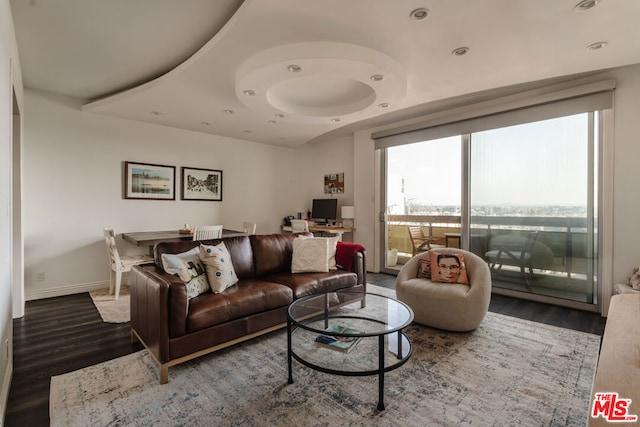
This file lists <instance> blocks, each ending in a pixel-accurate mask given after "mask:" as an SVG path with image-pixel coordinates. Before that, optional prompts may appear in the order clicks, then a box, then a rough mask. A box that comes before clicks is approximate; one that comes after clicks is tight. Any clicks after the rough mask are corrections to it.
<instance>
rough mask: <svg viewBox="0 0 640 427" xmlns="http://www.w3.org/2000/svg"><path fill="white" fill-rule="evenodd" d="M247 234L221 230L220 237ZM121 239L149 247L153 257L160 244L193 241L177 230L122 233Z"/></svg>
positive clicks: (190, 236) (189, 235)
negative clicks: (154, 248) (155, 247)
mask: <svg viewBox="0 0 640 427" xmlns="http://www.w3.org/2000/svg"><path fill="white" fill-rule="evenodd" d="M246 235H247V233H244V232H242V231H235V230H225V229H223V230H222V237H223V238H224V237H235V236H246ZM122 239H123V240H126V241H127V242H129V243H133V244H134V245H136V246H149V253H151V255H153V246H154V245H155V244H157V243H160V242H181V241H189V240H193V234H180V232H179V231H178V230H168V231H134V232H131V233H122Z"/></svg>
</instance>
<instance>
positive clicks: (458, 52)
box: [451, 46, 469, 56]
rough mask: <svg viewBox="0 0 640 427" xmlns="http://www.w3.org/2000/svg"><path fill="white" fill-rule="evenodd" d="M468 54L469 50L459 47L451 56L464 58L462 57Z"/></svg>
mask: <svg viewBox="0 0 640 427" xmlns="http://www.w3.org/2000/svg"><path fill="white" fill-rule="evenodd" d="M467 53H469V48H468V47H466V46H462V47H458V48H456V49H453V50H452V51H451V54H452V55H455V56H462V55H466V54H467Z"/></svg>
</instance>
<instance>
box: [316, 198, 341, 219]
mask: <svg viewBox="0 0 640 427" xmlns="http://www.w3.org/2000/svg"><path fill="white" fill-rule="evenodd" d="M311 219H313V220H314V221H315V222H318V223H325V222H327V221H329V220H332V221H335V220H336V219H338V199H313V205H312V207H311Z"/></svg>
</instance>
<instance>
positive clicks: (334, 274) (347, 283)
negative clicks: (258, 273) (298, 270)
mask: <svg viewBox="0 0 640 427" xmlns="http://www.w3.org/2000/svg"><path fill="white" fill-rule="evenodd" d="M263 279H264V280H268V281H270V282H276V283H282V284H283V285H285V286H287V287H289V288H291V290H292V291H293V298H294V299H298V298H300V297H303V296H306V295H311V294H318V293H322V292H331V291H337V290H339V289H344V288H348V287H351V286H355V285H356V284H357V282H358V276H357V274H355V273H351V272H349V271H344V270H337V271H331V272H328V273H304V274H295V273H277V274H270V275H268V276H265V277H264V278H263Z"/></svg>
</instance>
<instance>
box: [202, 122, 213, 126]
mask: <svg viewBox="0 0 640 427" xmlns="http://www.w3.org/2000/svg"><path fill="white" fill-rule="evenodd" d="M200 124H201V125H203V126H211V123H209V122H200Z"/></svg>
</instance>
